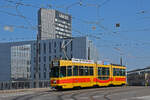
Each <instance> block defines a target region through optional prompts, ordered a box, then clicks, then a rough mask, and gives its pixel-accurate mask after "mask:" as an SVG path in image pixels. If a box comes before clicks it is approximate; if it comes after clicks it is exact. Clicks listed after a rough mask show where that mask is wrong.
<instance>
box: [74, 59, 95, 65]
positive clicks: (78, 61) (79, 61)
mask: <svg viewBox="0 0 150 100" xmlns="http://www.w3.org/2000/svg"><path fill="white" fill-rule="evenodd" d="M72 62H74V63H87V64H94V61H93V60H85V59H75V58H72Z"/></svg>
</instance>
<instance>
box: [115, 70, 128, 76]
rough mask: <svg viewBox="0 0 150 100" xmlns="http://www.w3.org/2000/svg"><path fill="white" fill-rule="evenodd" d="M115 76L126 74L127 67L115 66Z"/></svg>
mask: <svg viewBox="0 0 150 100" xmlns="http://www.w3.org/2000/svg"><path fill="white" fill-rule="evenodd" d="M113 75H114V76H125V69H119V68H113Z"/></svg>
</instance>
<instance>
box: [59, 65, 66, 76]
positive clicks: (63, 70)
mask: <svg viewBox="0 0 150 100" xmlns="http://www.w3.org/2000/svg"><path fill="white" fill-rule="evenodd" d="M60 77H66V66H62V67H60Z"/></svg>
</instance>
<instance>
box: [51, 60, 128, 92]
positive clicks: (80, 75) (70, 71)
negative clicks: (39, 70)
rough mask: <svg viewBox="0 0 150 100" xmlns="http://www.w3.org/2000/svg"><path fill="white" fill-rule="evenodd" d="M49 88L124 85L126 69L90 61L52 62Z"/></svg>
mask: <svg viewBox="0 0 150 100" xmlns="http://www.w3.org/2000/svg"><path fill="white" fill-rule="evenodd" d="M50 80H51V87H53V88H55V89H67V88H81V87H93V86H110V85H125V84H126V67H125V66H121V65H114V64H107V65H104V64H101V63H98V62H97V63H95V62H94V61H92V60H81V59H72V60H53V61H52V64H51V77H50Z"/></svg>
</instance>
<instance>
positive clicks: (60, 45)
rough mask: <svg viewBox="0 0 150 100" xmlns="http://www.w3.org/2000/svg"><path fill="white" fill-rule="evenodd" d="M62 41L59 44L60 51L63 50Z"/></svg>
mask: <svg viewBox="0 0 150 100" xmlns="http://www.w3.org/2000/svg"><path fill="white" fill-rule="evenodd" d="M61 47H62V43H61V42H60V44H59V51H60V52H61V51H62V48H61Z"/></svg>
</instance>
